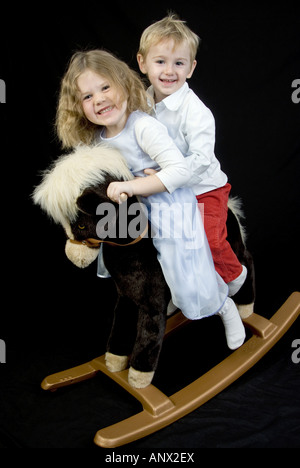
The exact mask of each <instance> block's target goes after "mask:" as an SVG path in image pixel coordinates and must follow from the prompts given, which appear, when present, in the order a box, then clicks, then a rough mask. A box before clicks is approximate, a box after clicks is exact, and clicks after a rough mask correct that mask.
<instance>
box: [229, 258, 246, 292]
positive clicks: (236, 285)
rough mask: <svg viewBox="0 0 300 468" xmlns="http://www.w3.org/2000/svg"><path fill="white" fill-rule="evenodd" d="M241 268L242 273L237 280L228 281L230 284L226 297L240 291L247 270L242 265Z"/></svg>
mask: <svg viewBox="0 0 300 468" xmlns="http://www.w3.org/2000/svg"><path fill="white" fill-rule="evenodd" d="M242 267H243V271H242V273H241V274H240V275H239V276H238V277H237V278H235V280H233V281H230V283H228V296H229V297H231V296H234V295H235V294H236V293H237V292H238V291H239V290H240V289H241V287H242V286H243V284H244V282H245V280H246V277H247V268H246V267H245V265H242Z"/></svg>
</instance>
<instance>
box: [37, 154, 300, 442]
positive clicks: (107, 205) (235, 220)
mask: <svg viewBox="0 0 300 468" xmlns="http://www.w3.org/2000/svg"><path fill="white" fill-rule="evenodd" d="M132 177H133V176H132V174H131V172H130V171H129V169H128V167H127V165H126V162H125V160H124V159H123V157H122V156H121V154H120V153H119V152H118V151H117V150H115V149H112V148H108V147H106V146H104V145H98V146H94V147H86V146H79V147H78V148H77V149H76V150H75V151H74V152H72V153H71V154H68V155H64V156H62V157H60V158H59V159H58V160H57V161H56V162H55V164H54V165H53V166H52V167H51V168H50V169H49V170H47V171H46V172H45V173H44V176H43V180H42V182H41V184H40V185H39V186H38V187H37V188H36V189H35V191H34V194H33V200H34V203H35V204H37V205H39V206H40V207H41V208H42V209H43V210H44V211H45V212H46V213H47V214H48V215H49V216H50V217H51V218H52V219H53V220H54V221H55V222H56V223H59V224H61V225H62V227H63V228H64V230H65V232H66V234H67V236H68V240H67V242H66V249H65V250H66V255H67V257H68V258H69V259H70V260H71V261H72V262H73V263H74V264H75V265H77V266H78V267H80V268H85V267H87V266H88V265H90V264H91V263H92V262H93V261H94V260H95V259H96V258H97V257H98V254H99V249H100V245H102V248H103V260H104V263H105V266H106V267H107V269H108V270H109V273H110V275H111V277H112V279H113V280H114V282H115V284H116V288H117V292H118V298H117V303H116V306H115V310H114V320H113V325H112V329H111V333H110V337H109V340H108V344H107V352H106V353H105V355H104V356H100V357H99V358H96V359H93V360H92V361H90V362H88V363H86V364H82V365H80V366H77V367H75V368H72V369H68V370H66V371H62V372H59V373H57V374H53V375H50V376H48V377H46V378H45V379H44V381H43V382H42V388H44V389H45V390H48V389H49V390H55V389H57V388H59V387H62V386H65V385H69V384H71V383H75V382H79V381H82V380H85V379H87V378H90V377H93V376H94V375H95V374H96V373H97V372H99V371H101V372H103V373H105V374H106V375H109V376H110V377H111V378H112V379H113V380H115V381H116V382H118V383H119V384H120V385H121V386H122V387H123V388H125V389H126V390H127V391H128V392H130V393H131V394H132V395H133V396H135V397H136V398H137V399H138V400H139V401H140V402H141V403H142V405H143V411H142V412H141V413H138V414H136V415H134V416H132V417H131V418H129V419H126V420H124V421H121V422H119V423H117V424H114V425H113V426H109V427H107V428H105V429H102V430H100V431H98V432H97V434H96V436H95V439H94V441H95V443H96V444H97V445H100V446H103V447H116V446H119V445H123V444H125V443H128V442H131V441H133V440H136V439H138V438H140V437H143V436H145V435H148V434H150V433H152V432H154V431H156V430H158V429H160V428H162V427H164V426H166V425H168V424H170V423H171V422H173V421H175V420H176V419H179V418H180V417H182V416H184V415H185V414H187V413H188V412H190V411H192V410H193V409H195V408H197V407H198V406H200V405H201V404H203V403H204V402H205V401H207V400H208V399H210V398H212V397H213V396H214V395H216V394H217V393H218V392H220V391H221V390H222V389H224V388H225V387H226V386H228V385H229V384H230V383H231V382H233V381H234V380H236V379H237V378H238V377H239V376H240V375H242V374H243V373H244V372H245V371H246V370H248V369H249V368H250V367H251V366H252V365H253V364H255V362H257V361H258V360H259V359H260V358H261V357H262V356H263V355H264V354H265V353H266V352H267V351H268V350H269V349H270V348H271V347H272V346H273V345H274V344H275V343H276V342H277V341H278V340H279V339H280V337H281V336H282V335H283V333H285V331H286V330H287V328H288V327H289V326H290V325H291V324H292V323H293V321H294V320H295V319H296V317H297V316H298V315H299V303H300V299H299V295H300V294H299V293H294V294H293V295H292V296H291V297H290V298H289V300H288V301H287V303H285V304H284V305H283V306H282V308H281V309H280V310H279V311H278V312H277V313H276V314H275V315H274V316H273V317H272V319H271V320H266V319H264V318H263V317H261V316H259V315H257V314H254V313H253V304H254V297H255V293H254V268H253V261H252V257H251V255H250V253H249V252H248V250H247V248H246V246H245V242H244V236H243V231H242V227H241V224H240V222H239V219H240V214H239V207H238V204H237V202H236V200H231V202H230V203H229V206H228V207H229V210H228V225H227V230H228V239H229V241H230V243H231V245H232V247H233V249H234V250H235V252H236V255H237V256H238V258H239V260H240V262H241V263H242V264H244V265H245V266H246V267H247V269H248V276H247V279H246V282H245V283H244V285H243V286H242V288H241V290H240V291H239V292H238V293H237V294H236V296H234V300H235V301H236V303H237V305H238V308H239V311H240V314H241V317H242V319H243V321H244V324H245V325H246V326H248V327H250V329H251V330H252V332H253V333H254V335H253V336H252V338H250V339H249V340H248V341H247V342H246V343H244V345H243V346H242V347H241V348H239V349H238V350H236V351H234V352H233V353H232V354H231V355H230V356H229V357H227V358H226V359H225V360H224V361H222V362H221V363H220V364H219V365H218V366H216V367H215V368H213V369H212V370H211V371H209V372H207V373H206V374H205V375H203V376H202V377H200V378H199V379H197V380H196V381H194V382H193V383H192V384H190V385H188V386H187V387H185V388H183V389H182V390H180V391H179V392H177V393H176V394H174V395H172V396H171V397H167V396H166V395H164V394H163V393H162V392H160V390H158V389H157V388H156V387H155V386H153V385H152V384H151V381H152V378H153V375H154V371H155V369H156V367H157V364H158V359H159V354H160V351H161V347H162V343H163V339H164V337H165V336H166V335H167V334H169V333H170V332H171V331H174V330H175V329H178V328H180V327H181V326H182V325H184V324H185V323H186V322H188V320H187V319H186V318H185V317H184V316H183V315H182V314H181V312H180V311H179V312H177V313H175V314H173V315H171V316H170V317H169V318H168V315H167V311H168V304H169V302H170V298H171V295H170V291H169V288H168V286H167V284H166V282H165V279H164V276H163V274H162V271H161V268H160V264H159V262H158V260H157V253H156V250H155V248H154V246H153V243H152V239H151V236H150V235H149V225H148V219H147V216H146V214H145V212H144V211H143V208H142V205H141V204H140V202H139V200H138V198H137V197H131V198H129V199H127V201H126V202H125V203H122V204H121V205H118V204H114V203H113V202H112V201H111V200H109V199H108V197H107V195H106V190H107V187H108V185H109V183H110V182H112V181H114V180H129V179H131V178H132ZM139 207H140V209H139ZM137 212H138V214H137ZM124 219H126V223H127V224H126V226H125V227H124V221H123V220H124ZM120 220H122V222H120ZM130 224H131V225H134V227H135V229H133V230H132V229H129V225H130ZM129 356H130V359H129ZM128 367H129V370H128V369H127V368H128Z"/></svg>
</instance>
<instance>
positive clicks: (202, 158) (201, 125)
mask: <svg viewBox="0 0 300 468" xmlns="http://www.w3.org/2000/svg"><path fill="white" fill-rule="evenodd" d="M148 92H149V94H150V95H152V96H153V94H154V90H153V86H150V88H149V89H148ZM152 115H153V116H154V117H155V118H156V119H157V120H159V121H160V122H161V123H163V124H164V125H165V126H166V127H167V129H168V132H169V135H170V136H171V138H172V139H173V140H174V142H175V144H176V146H177V147H178V148H179V150H180V151H181V153H182V154H183V155H184V156H185V158H186V161H187V163H188V167H189V170H190V173H191V179H190V180H189V182H188V184H187V185H188V186H189V187H191V188H192V190H193V192H194V193H195V195H200V194H202V193H205V192H209V191H211V190H214V189H216V188H219V187H223V186H224V185H225V184H226V182H227V176H226V174H224V172H223V171H222V170H221V166H220V163H219V161H218V160H217V158H216V156H215V153H214V147H215V120H214V117H213V115H212V113H211V111H210V110H209V109H208V108H207V107H206V106H205V105H204V104H203V102H202V101H201V100H200V99H199V98H198V96H196V94H195V93H194V92H193V91H192V90H191V89H190V88H189V86H188V84H187V83H185V84H184V85H183V86H182V87H181V88H180V89H179V90H178V91H176V92H175V93H173V94H171V95H170V96H168V97H166V98H165V99H163V100H162V101H161V102H158V103H157V104H156V106H155V110H153V114H152Z"/></svg>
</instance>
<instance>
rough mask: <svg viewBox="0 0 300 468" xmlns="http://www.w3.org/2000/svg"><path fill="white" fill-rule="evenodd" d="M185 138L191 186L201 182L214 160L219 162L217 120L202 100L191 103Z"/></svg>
mask: <svg viewBox="0 0 300 468" xmlns="http://www.w3.org/2000/svg"><path fill="white" fill-rule="evenodd" d="M184 133H185V139H186V143H187V145H188V151H187V156H186V158H185V160H186V162H187V164H188V167H189V170H190V173H191V178H190V180H189V184H188V185H189V186H191V185H194V184H199V183H201V181H202V180H203V177H202V175H203V174H204V173H205V172H206V171H207V169H208V168H209V166H210V165H211V164H212V163H213V162H214V163H218V161H217V159H216V156H215V153H214V148H215V120H214V117H213V114H212V112H211V111H210V110H209V109H208V108H207V107H206V106H205V105H204V104H203V103H202V102H201V101H200V100H198V98H197V100H193V102H191V103H190V105H189V107H188V110H187V114H186V118H185V128H184Z"/></svg>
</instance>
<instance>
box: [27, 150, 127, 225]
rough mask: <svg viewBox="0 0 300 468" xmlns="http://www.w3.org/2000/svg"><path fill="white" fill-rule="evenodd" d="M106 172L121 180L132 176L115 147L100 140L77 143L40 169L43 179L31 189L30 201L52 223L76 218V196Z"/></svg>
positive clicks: (96, 181) (102, 177)
mask: <svg viewBox="0 0 300 468" xmlns="http://www.w3.org/2000/svg"><path fill="white" fill-rule="evenodd" d="M106 173H109V174H110V175H112V176H115V177H116V178H121V179H124V180H130V179H133V175H132V173H131V172H130V170H129V169H128V166H127V164H126V161H125V159H124V158H123V156H122V155H121V154H120V152H119V151H118V150H116V149H113V148H109V147H107V146H106V145H103V144H100V145H97V146H83V145H80V146H78V147H77V148H76V149H75V150H74V152H72V153H70V154H67V155H64V156H61V157H59V158H58V159H57V161H55V163H54V165H53V166H52V167H50V169H48V170H46V171H45V172H44V173H43V180H42V182H41V184H40V185H38V186H37V187H36V188H35V190H34V192H33V201H34V203H35V204H37V205H40V206H41V208H42V209H43V210H44V211H45V212H46V213H47V214H48V215H49V216H51V217H52V218H53V220H54V221H55V222H56V223H60V224H62V225H63V226H65V225H68V224H69V223H70V222H72V221H74V220H75V219H76V216H77V213H78V208H77V205H76V200H77V198H78V197H79V196H80V195H81V193H82V192H83V190H84V189H85V188H87V187H89V186H92V185H96V184H99V183H102V182H104V180H105V174H106Z"/></svg>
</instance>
